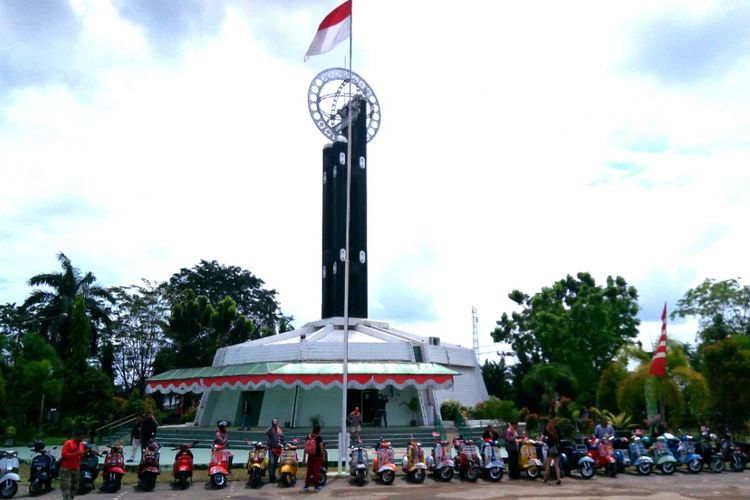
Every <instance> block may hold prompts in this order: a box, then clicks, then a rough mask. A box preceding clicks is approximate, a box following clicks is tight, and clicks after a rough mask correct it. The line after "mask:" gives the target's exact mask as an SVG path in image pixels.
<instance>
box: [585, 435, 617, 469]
mask: <svg viewBox="0 0 750 500" xmlns="http://www.w3.org/2000/svg"><path fill="white" fill-rule="evenodd" d="M612 439H613V438H612V436H603V437H602V438H601V439H598V438H593V437H592V438H589V439H587V440H586V444H587V445H588V453H587V455H588V456H589V457H591V458H592V459H593V460H594V465H595V466H596V467H597V468H601V469H603V470H604V471H605V472H606V473H607V474H608V475H609V477H615V476H617V460H616V459H615V451H614V448H613V446H612Z"/></svg>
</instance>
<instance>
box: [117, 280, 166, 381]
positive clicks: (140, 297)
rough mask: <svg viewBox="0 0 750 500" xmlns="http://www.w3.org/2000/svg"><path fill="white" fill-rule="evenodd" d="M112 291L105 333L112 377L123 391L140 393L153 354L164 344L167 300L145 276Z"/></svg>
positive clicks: (151, 365)
mask: <svg viewBox="0 0 750 500" xmlns="http://www.w3.org/2000/svg"><path fill="white" fill-rule="evenodd" d="M111 292H112V295H113V297H114V298H115V307H114V308H113V310H112V313H111V314H112V325H111V327H110V328H108V329H107V332H106V336H107V339H108V342H109V343H110V344H111V345H112V346H113V347H114V351H113V353H112V354H113V360H112V372H113V375H114V381H115V384H116V385H117V387H118V388H119V390H120V391H122V392H123V393H124V394H129V393H131V391H133V390H134V389H138V390H139V392H140V393H141V394H143V392H144V390H145V386H146V379H147V378H148V377H150V376H151V375H152V374H153V373H154V372H153V370H154V361H155V359H156V354H157V353H158V352H159V351H160V350H161V349H163V348H164V347H165V344H166V337H165V333H164V331H165V330H166V328H167V325H168V320H169V304H168V303H167V301H166V299H165V298H164V295H163V293H162V291H161V289H160V288H159V287H157V286H155V285H154V284H153V283H151V282H149V281H145V280H144V283H143V285H136V286H129V287H117V288H113V289H112V290H111ZM103 364H104V363H103Z"/></svg>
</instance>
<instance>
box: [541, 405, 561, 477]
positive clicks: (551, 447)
mask: <svg viewBox="0 0 750 500" xmlns="http://www.w3.org/2000/svg"><path fill="white" fill-rule="evenodd" d="M543 434H544V439H545V441H546V442H547V457H546V458H545V459H544V482H545V483H546V482H547V479H549V468H550V465H551V464H552V463H553V462H554V464H555V478H556V479H557V483H556V484H560V482H561V481H560V477H561V476H560V431H559V430H558V429H557V426H556V425H555V420H554V419H552V418H550V419H549V420H548V421H547V426H546V427H545V428H544V432H543Z"/></svg>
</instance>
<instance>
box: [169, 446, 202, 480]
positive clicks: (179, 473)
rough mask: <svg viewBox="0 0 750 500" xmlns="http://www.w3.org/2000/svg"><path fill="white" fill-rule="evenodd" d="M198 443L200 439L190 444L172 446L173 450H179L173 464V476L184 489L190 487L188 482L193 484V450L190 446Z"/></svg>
mask: <svg viewBox="0 0 750 500" xmlns="http://www.w3.org/2000/svg"><path fill="white" fill-rule="evenodd" d="M196 444H198V441H193V442H192V443H190V444H185V443H183V444H181V445H179V446H177V447H175V448H172V450H173V451H176V452H177V453H176V454H175V456H174V464H173V465H172V477H174V480H175V483H176V484H177V485H179V487H180V488H182V489H183V490H184V489H185V488H187V487H188V484H193V452H192V451H190V448H192V447H193V446H195V445H196Z"/></svg>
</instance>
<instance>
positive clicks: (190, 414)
mask: <svg viewBox="0 0 750 500" xmlns="http://www.w3.org/2000/svg"><path fill="white" fill-rule="evenodd" d="M197 414H198V409H197V408H189V409H188V410H187V411H186V412H185V413H183V414H182V416H181V417H180V423H181V424H189V423H190V422H195V416H196V415H197Z"/></svg>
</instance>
